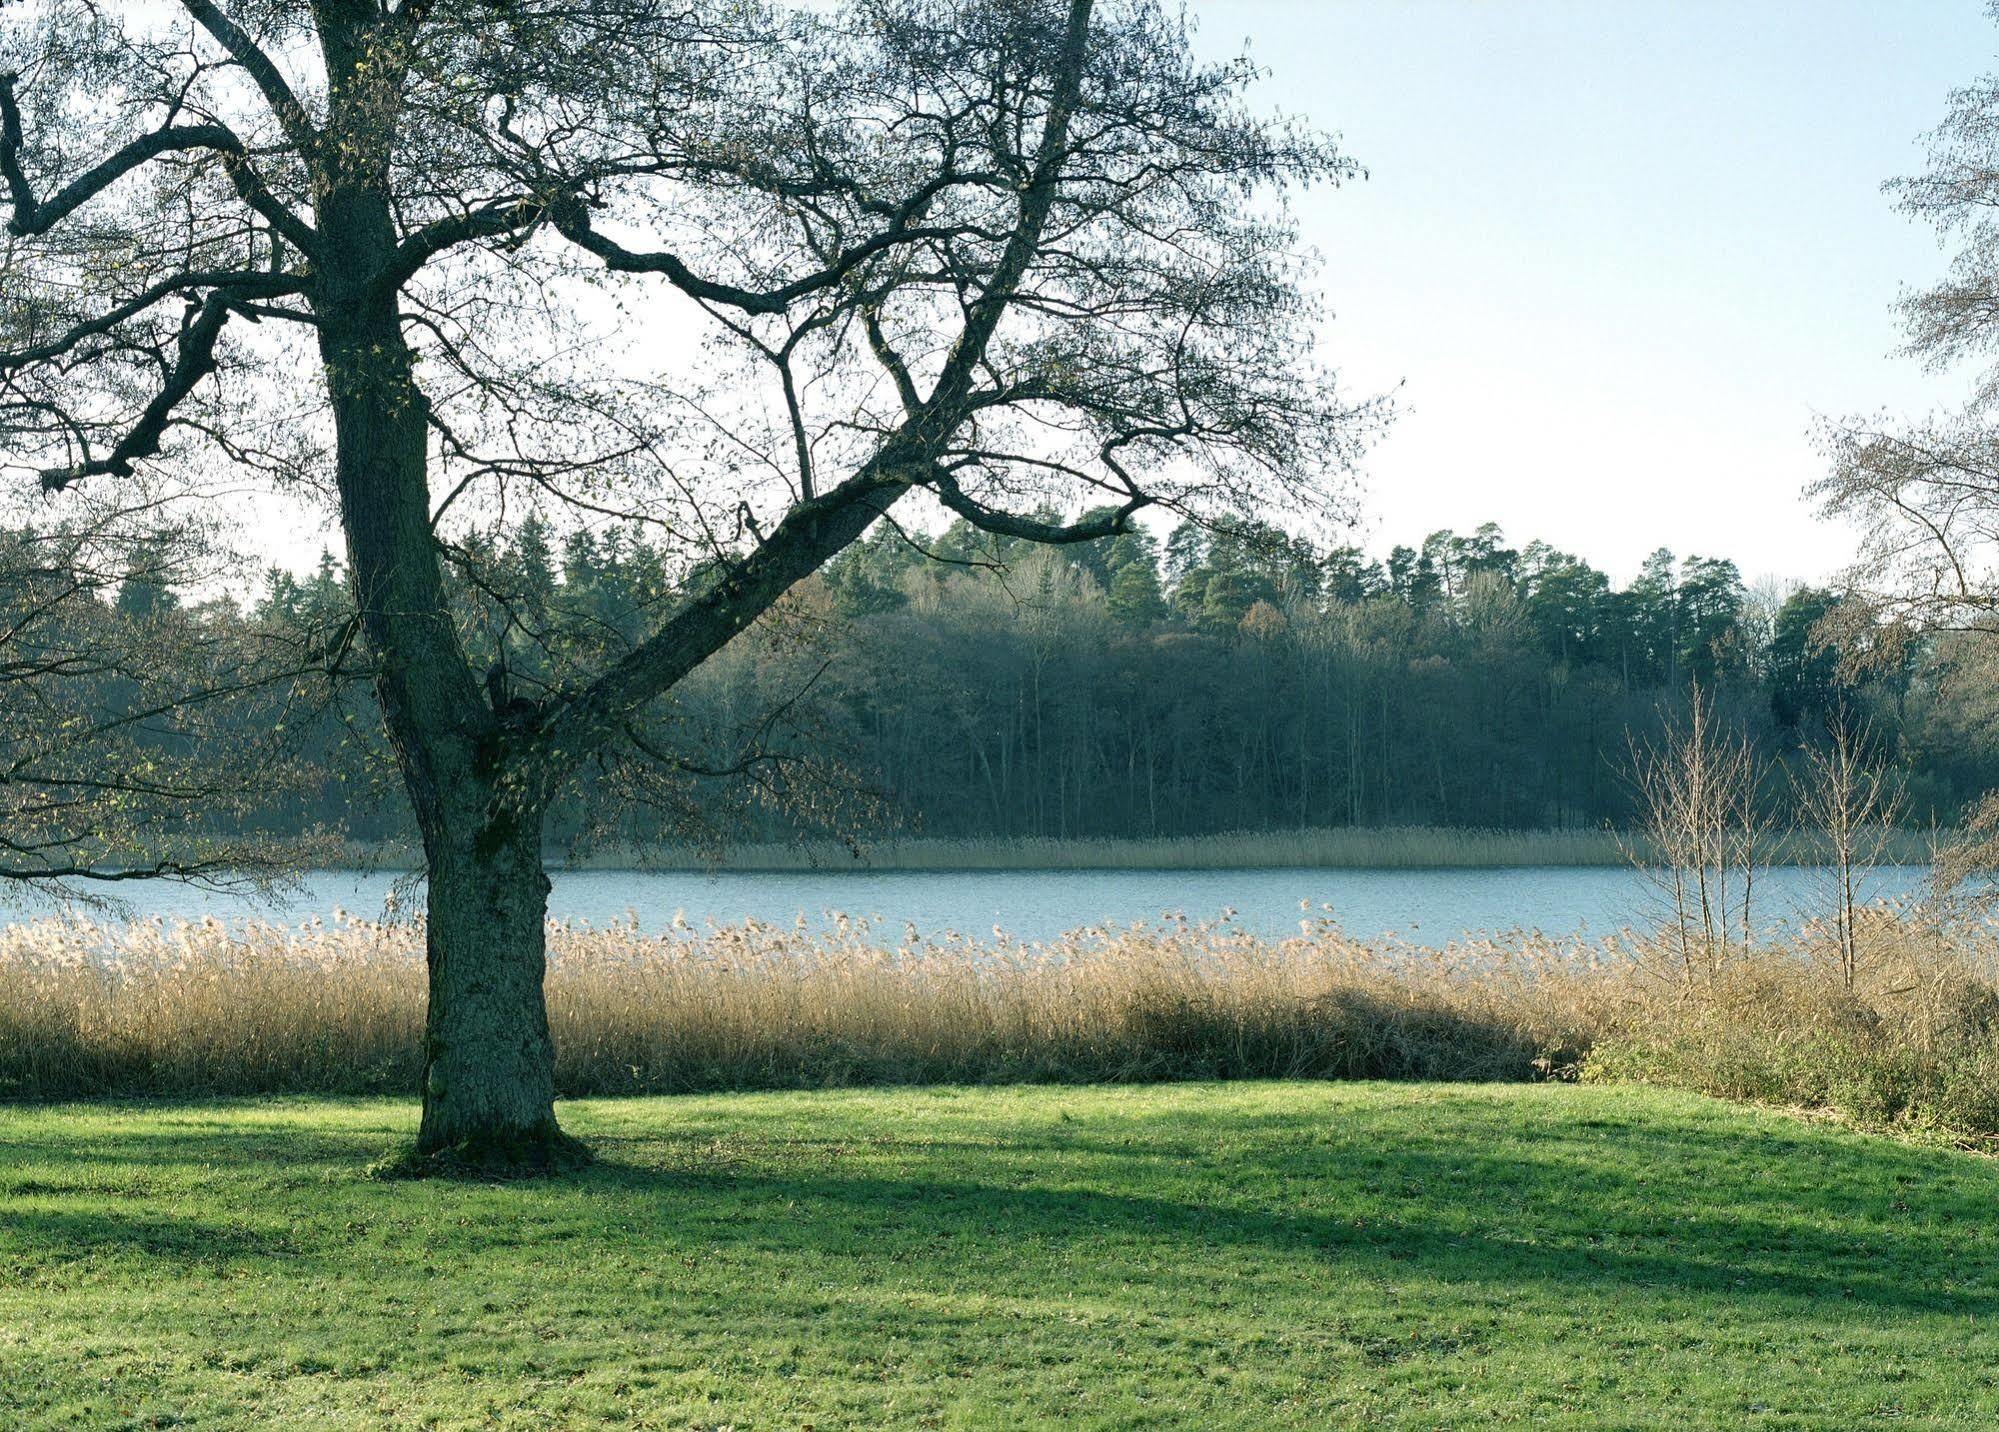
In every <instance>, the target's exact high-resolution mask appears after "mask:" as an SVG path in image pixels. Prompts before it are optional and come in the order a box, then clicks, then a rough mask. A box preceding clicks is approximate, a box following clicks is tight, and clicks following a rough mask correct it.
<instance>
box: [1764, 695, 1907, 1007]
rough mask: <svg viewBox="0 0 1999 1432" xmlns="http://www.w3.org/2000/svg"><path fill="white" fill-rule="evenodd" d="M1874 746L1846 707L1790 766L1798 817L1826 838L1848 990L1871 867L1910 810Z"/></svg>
mask: <svg viewBox="0 0 1999 1432" xmlns="http://www.w3.org/2000/svg"><path fill="white" fill-rule="evenodd" d="M1873 752H1874V742H1873V739H1872V733H1871V732H1870V731H1869V730H1868V729H1867V727H1866V726H1865V724H1864V723H1861V722H1858V721H1856V720H1855V719H1854V718H1853V717H1852V716H1850V715H1849V714H1848V712H1847V711H1846V710H1845V709H1844V708H1843V707H1841V708H1838V709H1836V710H1834V711H1833V712H1832V714H1831V716H1830V718H1829V720H1828V721H1827V730H1826V736H1825V739H1824V741H1822V742H1813V743H1811V744H1809V745H1807V746H1806V747H1805V748H1804V751H1803V754H1802V757H1801V759H1800V762H1799V764H1798V766H1797V767H1796V768H1795V769H1794V770H1793V771H1792V772H1791V790H1792V797H1793V800H1794V802H1795V804H1796V808H1797V811H1798V815H1799V818H1800V821H1801V823H1802V824H1803V825H1804V826H1805V828H1806V829H1807V830H1808V831H1809V832H1811V833H1812V834H1815V835H1817V836H1818V837H1819V838H1820V839H1822V840H1823V841H1824V842H1825V852H1826V866H1827V873H1826V879H1827V881H1828V882H1829V885H1830V891H1829V894H1830V897H1831V898H1830V900H1829V901H1828V903H1829V904H1830V905H1831V907H1832V912H1833V919H1832V925H1833V938H1834V945H1835V957H1836V959H1837V962H1838V966H1839V975H1840V982H1841V983H1842V984H1843V985H1845V987H1846V988H1847V989H1848V990H1849V991H1850V990H1852V989H1853V987H1854V985H1855V983H1856V981H1857V980H1858V978H1859V975H1860V965H1861V953H1860V925H1859V918H1860V912H1861V910H1862V909H1863V908H1864V907H1865V906H1866V905H1867V904H1868V898H1867V891H1866V889H1865V888H1864V887H1865V883H1866V881H1867V878H1868V874H1867V873H1868V871H1869V870H1870V869H1872V868H1873V867H1874V866H1877V865H1880V864H1881V863H1882V862H1883V860H1884V859H1885V857H1886V856H1887V853H1888V851H1889V849H1890V847H1891V845H1892V843H1893V841H1894V837H1895V827H1896V825H1897V823H1898V822H1899V820H1900V818H1901V816H1902V814H1903V811H1904V810H1905V802H1904V797H1903V792H1902V788H1901V786H1900V785H1898V784H1897V783H1896V782H1895V781H1894V780H1893V778H1892V777H1891V775H1890V773H1889V771H1888V769H1887V766H1886V764H1885V763H1884V762H1882V761H1880V760H1878V759H1876V758H1875V756H1874V754H1873Z"/></svg>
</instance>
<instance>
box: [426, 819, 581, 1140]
mask: <svg viewBox="0 0 1999 1432" xmlns="http://www.w3.org/2000/svg"><path fill="white" fill-rule="evenodd" d="M426 844H427V846H428V852H429V858H430V905H429V922H428V931H427V937H426V940H425V953H426V956H427V958H428V960H429V965H430V1011H429V1017H428V1019H427V1021H426V1023H425V1028H424V1046H423V1065H424V1068H423V1125H422V1128H421V1131H420V1132H419V1133H418V1135H417V1149H416V1151H417V1154H418V1156H419V1157H420V1158H425V1159H435V1158H438V1157H440V1156H441V1157H444V1158H448V1159H450V1160H451V1161H452V1162H460V1163H466V1164H471V1165H475V1166H480V1167H516V1168H522V1169H534V1168H541V1167H548V1166H550V1165H552V1164H555V1163H560V1162H566V1161H568V1160H569V1159H571V1158H572V1157H573V1156H574V1154H575V1147H574V1145H572V1144H571V1143H570V1141H569V1140H568V1139H567V1138H566V1137H564V1135H563V1134H562V1132H561V1130H560V1129H558V1128H557V1127H556V1122H555V1048H554V1045H553V1043H552V1042H551V1041H550V1039H549V1033H548V1006H547V1002H546V999H545V998H544V994H543V989H542V980H543V974H544V972H545V969H546V928H547V927H546V920H547V914H548V889H549V883H548V876H547V875H546V874H545V873H544V872H543V870H542V862H541V830H540V822H539V820H523V819H519V818H517V817H516V816H514V815H512V814H510V813H503V814H501V815H499V816H498V817H497V818H494V819H492V820H491V821H490V822H489V823H488V824H487V825H485V827H484V828H483V829H480V830H478V831H476V832H475V833H474V834H473V835H472V837H471V838H470V839H460V838H454V837H450V836H445V837H439V838H436V839H433V840H431V841H428V842H426Z"/></svg>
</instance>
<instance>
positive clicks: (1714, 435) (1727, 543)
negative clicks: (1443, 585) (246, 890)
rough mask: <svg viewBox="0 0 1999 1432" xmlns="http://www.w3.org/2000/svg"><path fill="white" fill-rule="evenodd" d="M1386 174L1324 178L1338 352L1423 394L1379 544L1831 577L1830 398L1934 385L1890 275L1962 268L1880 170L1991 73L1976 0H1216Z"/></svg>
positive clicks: (1371, 482) (1204, 12)
mask: <svg viewBox="0 0 1999 1432" xmlns="http://www.w3.org/2000/svg"><path fill="white" fill-rule="evenodd" d="M1192 9H1193V12H1194V14H1195V16H1196V17H1197V19H1198V21H1199V23H1200V27H1201V35H1200V43H1201V44H1202V46H1203V47H1204V48H1206V49H1208V50H1212V51H1215V52H1217V53H1219V52H1233V51H1236V50H1238V49H1239V48H1240V47H1241V46H1242V45H1243V44H1244V43H1245V42H1247V44H1248V46H1249V50H1250V53H1251V55H1252V56H1253V57H1255V58H1256V59H1257V60H1258V61H1259V62H1261V63H1262V64H1264V65H1265V66H1267V67H1269V68H1270V69H1271V70H1272V72H1273V73H1272V76H1271V78H1270V80H1269V82H1268V83H1267V84H1266V85H1265V86H1264V87H1263V89H1262V94H1263V96H1264V98H1265V99H1266V100H1267V101H1268V102H1270V103H1274V104H1276V105H1278V106H1280V107H1282V108H1284V109H1287V110H1291V111H1295V112H1299V113H1302V114H1304V115H1306V116H1308V117H1310V118H1311V119H1313V120H1315V121H1317V122H1318V123H1319V124H1321V125H1322V126H1324V127H1327V128H1331V129H1335V130H1337V131H1339V132H1340V133H1341V134H1342V136H1343V137H1344V141H1345V147H1346V148H1347V149H1348V151H1349V152H1350V153H1351V154H1353V155H1354V156H1355V157H1356V158H1358V159H1359V160H1360V161H1361V162H1363V163H1364V164H1366V165H1367V166H1368V168H1369V171H1370V177H1369V178H1368V179H1367V180H1366V181H1365V182H1364V183H1356V184H1354V185H1351V186H1349V187H1346V188H1342V189H1340V190H1337V191H1324V192H1320V193H1315V194H1313V195H1310V196H1308V197H1307V198H1306V199H1305V200H1304V202H1303V204H1302V207H1301V217H1302V219H1303V223H1304V227H1305V231H1306V235H1307V237H1308V239H1309V240H1310V241H1311V242H1312V243H1313V245H1314V246H1315V247H1317V248H1318V249H1319V250H1320V251H1321V252H1322V254H1323V255H1324V258H1325V261H1326V271H1325V275H1324V282H1325V285H1326V287H1327V290H1328V292H1329V294H1330V296H1331V299H1332V302H1333V306H1334V308H1335V309H1336V311H1337V321H1336V322H1335V323H1334V325H1333V326H1332V329H1331V331H1330V334H1329V340H1328V341H1329V346H1330V350H1331V352H1332V354H1333V356H1334V357H1335V358H1336V359H1337V360H1338V361H1339V362H1340V364H1341V366H1342V367H1343V369H1344V370H1345V371H1346V372H1347V374H1348V375H1349V376H1350V378H1351V379H1352V381H1353V383H1354V385H1355V386H1356V387H1357V388H1359V389H1362V390H1382V389H1386V388H1389V387H1392V386H1393V385H1395V384H1396V383H1397V382H1398V381H1399V382H1401V383H1403V385H1404V386H1403V388H1402V398H1403V401H1404V404H1405V407H1406V412H1405V414H1404V416H1403V417H1402V419H1401V421H1400V422H1399V423H1398V424H1397V425H1396V427H1395V429H1394V430H1393V431H1392V432H1391V433H1390V435H1389V436H1388V437H1387V439H1386V440H1385V441H1384V442H1383V443H1382V445H1381V446H1380V447H1379V448H1378V449H1377V450H1376V452H1375V454H1374V455H1373V457H1372V459H1371V460H1370V462H1369V464H1368V471H1367V499H1366V510H1367V513H1368V518H1367V528H1368V530H1367V534H1366V539H1367V545H1369V546H1371V547H1375V548H1377V549H1385V548H1386V546H1388V545H1390V544H1392V543H1393V542H1397V541H1410V542H1413V541H1416V540H1419V539H1420V538H1421V536H1422V535H1423V534H1424V533H1426V532H1428V531H1430V530H1433V529H1435V528H1437V527H1442V526H1452V527H1457V528H1460V529H1469V528H1470V527H1472V526H1475V525H1476V524H1477V523H1479V522H1481V521H1484V520H1487V519H1493V520H1497V521H1499V522H1500V523H1502V524H1503V525H1504V526H1505V528H1506V530H1507V532H1508V533H1509V535H1510V536H1512V537H1513V538H1514V539H1515V540H1516V541H1525V540H1526V539H1528V538H1530V537H1543V538H1546V539H1547V540H1549V541H1551V542H1554V543H1556V544H1557V545H1559V546H1562V547H1566V548H1569V549H1571V550H1574V551H1577V552H1580V553H1581V554H1582V555H1584V556H1587V557H1589V558H1591V559H1592V560H1594V561H1596V562H1597V563H1598V564H1599V565H1602V566H1605V567H1606V568H1608V569H1609V570H1610V571H1611V572H1612V574H1613V576H1615V577H1617V578H1619V579H1620V580H1621V579H1623V578H1625V577H1627V576H1628V575H1629V574H1630V572H1631V571H1632V570H1633V569H1634V568H1635V567H1636V565H1637V563H1638V561H1639V560H1640V559H1641V558H1642V557H1643V555H1644V554H1645V553H1646V552H1649V551H1650V550H1652V549H1653V548H1655V547H1658V546H1661V545H1664V546H1669V547H1672V548H1673V549H1674V550H1675V551H1677V552H1680V553H1682V554H1684V553H1687V552H1698V553H1701V554H1703V555H1714V556H1725V557H1730V558H1733V559H1734V560H1735V561H1736V562H1737V563H1738V564H1739V565H1740V566H1741V567H1742V569H1743V571H1744V574H1745V575H1746V576H1749V577H1751V578H1752V579H1753V578H1755V577H1756V576H1758V575H1760V574H1765V573H1775V574H1781V575H1784V576H1792V577H1799V578H1807V579H1809V578H1816V577H1820V576H1822V575H1824V574H1826V573H1827V572H1828V571H1830V570H1831V569H1833V568H1836V567H1837V566H1838V565H1840V564H1841V563H1842V562H1843V561H1844V560H1845V559H1846V558H1847V557H1848V556H1849V555H1850V550H1851V539H1850V537H1849V536H1848V535H1847V534H1846V533H1845V532H1843V531H1842V530H1841V529H1839V528H1837V527H1832V526H1828V525H1827V524H1824V523H1821V522H1819V521H1818V520H1816V519H1815V518H1814V517H1813V516H1812V514H1811V512H1810V510H1809V508H1808V507H1807V505H1806V504H1805V503H1804V502H1803V501H1802V500H1801V499H1800V496H1799V490H1800V488H1801V487H1802V486H1803V485H1804V484H1805V483H1806V482H1808V481H1809V480H1810V479H1811V478H1812V477H1813V476H1814V475H1815V474H1816V472H1817V470H1818V463H1817V461H1816V458H1815V456H1814V453H1813V449H1812V446H1811V442H1810V437H1809V431H1810V428H1811V425H1812V423H1813V420H1814V418H1815V416H1817V415H1820V414H1831V415H1836V414H1842V413H1847V412H1855V411H1872V410H1874V409H1877V408H1881V407H1884V406H1887V407H1893V408H1897V409H1920V408H1927V407H1929V406H1932V405H1934V404H1935V403H1937V402H1939V401H1943V400H1946V399H1948V398H1949V397H1950V396H1951V395H1952V391H1953V389H1952V385H1950V384H1948V383H1945V382H1941V381H1939V380H1937V379H1935V378H1931V377H1929V376H1927V375H1925V374H1923V373H1922V372H1921V371H1920V369H1918V368H1917V366H1916V365H1914V364H1912V363H1910V362H1908V361H1907V360H1904V359H1898V358H1894V357H1892V356H1891V350H1892V349H1893V348H1894V347H1895V345H1896V343H1897V341H1898V335H1897V331H1896V328H1895V324H1894V321H1893V317H1892V314H1891V313H1890V311H1889V305H1890V303H1891V302H1892V300H1893V299H1894V297H1895V294H1896V292H1897V289H1898V288H1899V287H1900V286H1901V285H1903V284H1905V283H1909V282H1920V281H1923V280H1925V279H1927V278H1929V277H1931V276H1933V275H1934V274H1935V273H1937V272H1938V271H1939V269H1940V268H1941V267H1942V264H1943V257H1942V255H1941V254H1940V252H1939V250H1938V248H1937V245H1936V242H1935V240H1934V237H1933V236H1932V235H1931V234H1930V233H1929V231H1927V230H1925V229H1921V228H1918V227H1916V226H1914V225H1912V224H1910V223H1909V222H1908V221H1906V220H1904V219H1903V218H1901V217H1900V216H1899V215H1897V214H1895V213H1894V212H1892V211H1891V209H1890V207H1889V204H1888V201H1887V200H1886V198H1884V196H1883V195H1882V194H1881V192H1880V185H1881V182H1882V181H1883V180H1884V179H1887V178H1889V177H1891V176H1893V175H1896V174H1902V173H1907V172H1909V171H1910V170H1911V169H1913V168H1914V167H1916V166H1917V164H1918V163H1919V161H1920V158H1921V151H1920V147H1919V145H1918V142H1917V141H1918V138H1919V136H1920V135H1921V134H1922V133H1923V132H1924V131H1926V130H1928V129H1929V128H1931V127H1932V126H1933V125H1935V123H1936V122H1937V121H1938V120H1939V119H1940V118H1941V117H1942V114H1943V110H1944V105H1945V100H1946V96H1947V94H1948V92H1949V90H1950V89H1951V88H1952V87H1953V86H1956V85H1959V84H1963V83H1965V82H1967V81H1969V80H1971V79H1972V78H1973V77H1975V76H1976V75H1978V74H1980V73H1983V72H1985V71H1987V70H1989V69H1992V68H1994V67H1995V66H1994V55H1995V52H1999V26H1995V25H1994V24H1993V23H1992V22H1991V21H1990V20H1989V19H1988V18H1987V17H1986V14H1985V8H1984V5H1983V4H1982V3H1980V0H1194V3H1193V6H1192Z"/></svg>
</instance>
